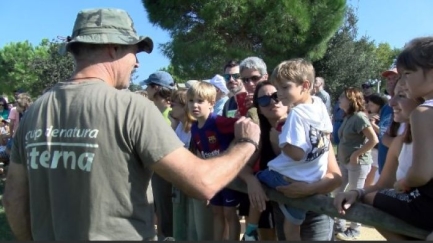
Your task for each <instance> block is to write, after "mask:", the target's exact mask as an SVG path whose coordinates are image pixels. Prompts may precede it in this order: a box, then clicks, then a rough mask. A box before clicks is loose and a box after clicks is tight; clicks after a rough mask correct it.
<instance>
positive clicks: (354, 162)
mask: <svg viewBox="0 0 433 243" xmlns="http://www.w3.org/2000/svg"><path fill="white" fill-rule="evenodd" d="M358 163H359V156H358V155H357V154H356V153H352V155H351V156H350V161H349V164H351V165H357V164H358Z"/></svg>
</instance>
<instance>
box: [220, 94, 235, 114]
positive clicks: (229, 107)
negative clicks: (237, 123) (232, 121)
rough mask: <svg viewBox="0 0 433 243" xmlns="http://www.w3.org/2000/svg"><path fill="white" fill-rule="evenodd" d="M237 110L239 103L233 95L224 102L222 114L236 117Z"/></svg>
mask: <svg viewBox="0 0 433 243" xmlns="http://www.w3.org/2000/svg"><path fill="white" fill-rule="evenodd" d="M237 111H238V104H237V103H236V99H235V97H234V96H232V97H230V99H228V100H227V101H226V103H225V104H224V108H223V114H222V116H225V117H235V115H236V112H237Z"/></svg>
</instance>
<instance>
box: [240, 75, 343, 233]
mask: <svg viewBox="0 0 433 243" xmlns="http://www.w3.org/2000/svg"><path fill="white" fill-rule="evenodd" d="M276 92H277V89H276V88H275V86H273V85H272V84H271V83H270V82H268V81H263V82H261V83H258V84H257V87H256V90H255V92H254V97H253V106H254V107H256V108H257V111H258V117H259V121H260V129H261V135H260V136H261V139H260V142H261V144H260V151H259V153H258V154H259V156H260V162H259V165H258V168H256V169H258V170H264V169H266V168H267V163H268V162H269V161H271V160H272V159H274V158H275V157H276V156H277V155H278V154H279V153H280V149H279V147H278V133H279V132H278V130H280V126H281V124H282V123H284V120H285V118H286V117H287V113H288V107H287V106H283V105H282V104H281V102H279V101H278V99H277V93H276ZM275 145H276V146H275ZM252 161H253V160H252ZM254 172H256V171H254V170H253V168H252V167H249V168H245V170H244V171H243V172H242V175H241V176H240V177H241V178H242V179H243V180H244V181H245V182H246V183H247V185H248V192H249V197H250V202H251V206H252V207H251V208H255V209H256V210H257V209H259V210H260V211H263V212H262V213H261V215H260V220H262V219H263V218H266V212H269V211H271V212H272V217H273V221H274V222H275V228H276V231H277V237H278V240H280V241H283V240H285V236H284V230H283V222H284V215H283V213H282V212H281V211H280V209H279V207H278V203H276V202H271V203H266V201H267V200H268V198H267V197H266V194H265V193H264V191H263V188H262V187H261V184H259V183H260V182H259V181H258V179H257V178H256V177H255V176H254ZM340 184H341V173H340V170H339V168H338V164H337V161H336V159H335V154H334V150H333V148H332V147H330V151H329V156H328V169H327V173H326V175H325V177H324V178H322V179H321V180H320V181H318V182H315V183H310V184H307V183H304V182H293V183H291V184H290V185H288V186H284V187H281V188H280V189H279V190H280V191H281V192H282V193H284V195H285V196H287V197H289V198H301V197H307V196H310V195H313V194H317V193H320V194H328V193H330V192H331V191H333V190H334V189H335V188H337V187H338V186H339V185H340ZM252 221H253V219H252V218H251V217H250V218H249V222H250V223H253V222H252ZM332 230H333V220H332V218H331V217H329V216H327V215H320V214H317V213H314V212H308V213H307V216H306V219H305V221H304V223H303V224H302V225H301V239H302V240H312V241H316V240H317V241H322V240H326V241H328V240H331V238H332ZM259 235H260V231H259ZM261 240H263V239H261Z"/></svg>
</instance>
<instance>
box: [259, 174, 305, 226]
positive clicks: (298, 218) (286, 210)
mask: <svg viewBox="0 0 433 243" xmlns="http://www.w3.org/2000/svg"><path fill="white" fill-rule="evenodd" d="M256 176H257V178H259V180H260V181H261V182H263V183H264V184H265V185H267V186H268V187H270V188H272V189H276V187H278V186H287V185H289V184H290V182H288V181H286V180H285V179H284V176H283V175H281V174H280V173H278V172H276V171H273V170H269V169H266V170H263V171H260V172H259V173H257V175H256ZM278 205H279V207H280V209H281V212H282V213H283V214H284V217H285V218H286V219H287V220H288V221H289V222H291V223H292V224H295V225H301V224H302V223H303V222H304V220H305V215H306V213H307V211H306V210H303V209H299V208H294V207H290V206H287V205H285V204H283V203H279V204H278Z"/></svg>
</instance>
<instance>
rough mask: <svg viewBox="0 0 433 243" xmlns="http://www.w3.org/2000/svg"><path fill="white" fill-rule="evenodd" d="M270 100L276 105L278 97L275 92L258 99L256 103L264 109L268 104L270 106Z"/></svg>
mask: <svg viewBox="0 0 433 243" xmlns="http://www.w3.org/2000/svg"><path fill="white" fill-rule="evenodd" d="M271 100H274V102H275V103H278V102H279V101H278V96H277V92H275V93H273V94H271V95H264V96H262V97H259V98H258V99H257V103H258V104H259V106H261V107H266V106H268V105H269V104H271Z"/></svg>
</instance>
